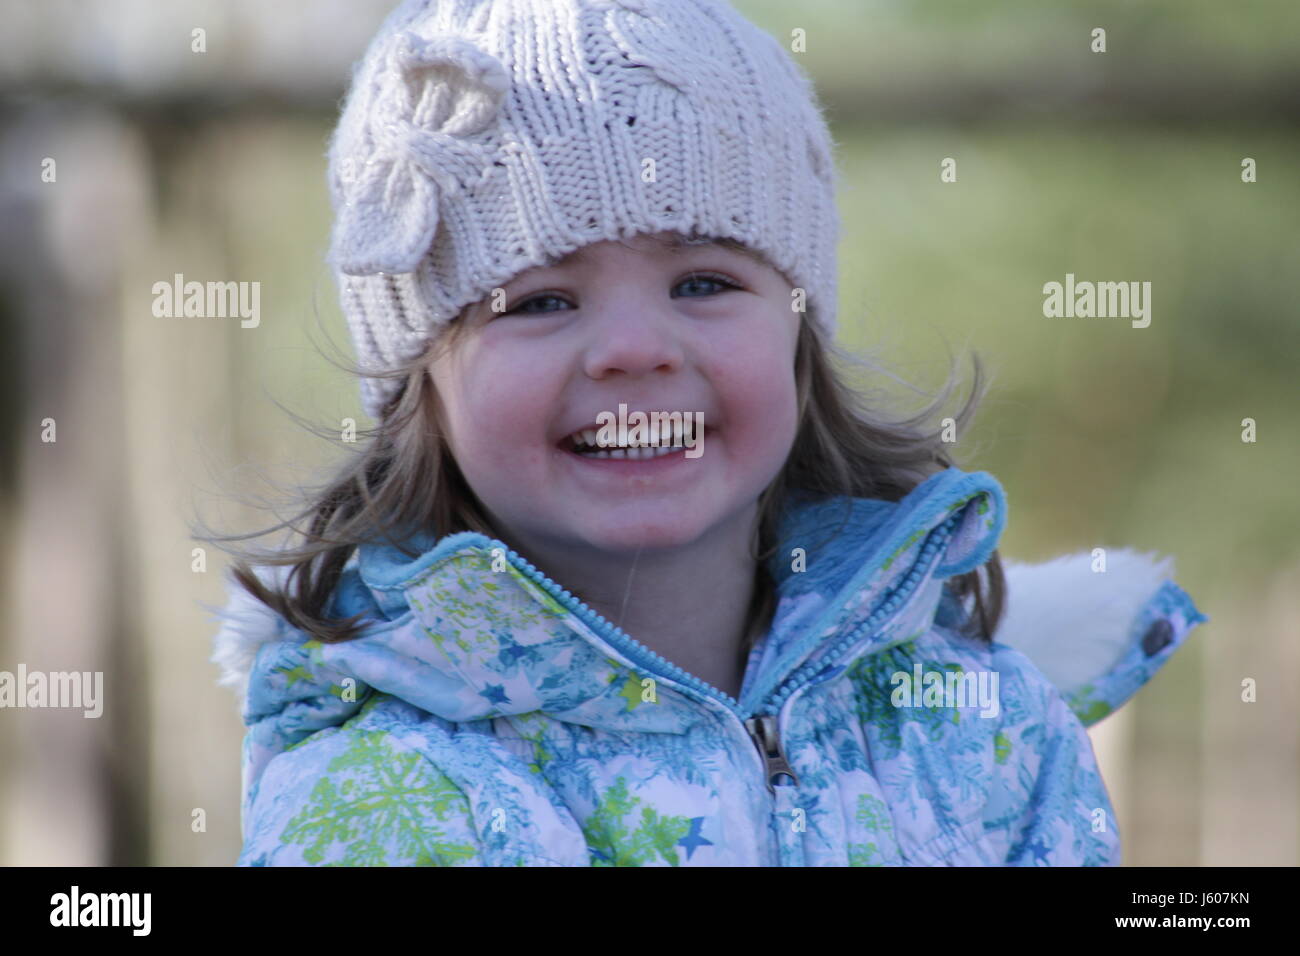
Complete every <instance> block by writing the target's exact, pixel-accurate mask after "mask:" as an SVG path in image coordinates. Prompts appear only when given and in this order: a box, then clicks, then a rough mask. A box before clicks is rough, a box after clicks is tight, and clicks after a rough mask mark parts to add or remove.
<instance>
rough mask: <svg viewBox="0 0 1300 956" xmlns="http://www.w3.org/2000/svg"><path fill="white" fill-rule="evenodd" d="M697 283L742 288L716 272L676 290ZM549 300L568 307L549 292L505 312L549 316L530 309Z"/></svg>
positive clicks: (696, 275)
mask: <svg viewBox="0 0 1300 956" xmlns="http://www.w3.org/2000/svg"><path fill="white" fill-rule="evenodd" d="M695 283H705V284H706V285H707V284H708V283H712V284H713V285H716V286H720V287H721V288H722V289H723V290H726V289H739V288H740V286H738V285H737V284H736V283H734V282H732V281H731V280H730V279H728V278H727V277H726V276H721V275H718V274H717V273H714V272H692V273H691V274H690V275H689V276H687V277H686V278H685V279H683V280H682V281H681V282H679V283H677V285H676V287H675V288H678V289H680V288H681V287H682V286H689V285H694V284H695ZM704 294H705V295H716V294H717V293H710V292H707V291H706V292H705V293H704ZM687 298H692V299H694V298H698V296H687ZM548 300H552V301H555V302H564V303H565V304H566V305H568V302H567V301H566V300H565V299H562V298H560V297H559V296H558V295H554V294H552V293H549V292H548V293H544V294H542V295H535V296H532V297H531V298H528V299H524V301H523V302H521V303H519V304H518V305H517V306H515V307H514V308H513V309H507V310H506V312H505V314H506V315H513V314H515V313H519V314H522V315H545V314H547V313H549V312H552V311H555V310H553V309H533V308H530V306H533V305H535V304H536V303H539V302H546V301H548Z"/></svg>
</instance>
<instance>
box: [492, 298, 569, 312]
mask: <svg viewBox="0 0 1300 956" xmlns="http://www.w3.org/2000/svg"><path fill="white" fill-rule="evenodd" d="M547 299H554V300H555V301H556V302H563V301H564V300H563V299H561V298H560V297H559V296H557V295H535V296H533V297H532V298H531V299H524V301H523V302H521V303H519V304H518V305H517V306H515V307H514V308H513V309H510V310H508V311H507V312H506V314H507V315H512V314H514V313H515V312H522V313H523V314H525V315H536V314H538V313H537V312H535V311H534V310H532V309H527V308H526V307H527V306H530V305H532V304H534V303H535V302H545V301H546V300H547ZM547 311H550V310H549V309H543V310H542V312H543V313H544V312H547Z"/></svg>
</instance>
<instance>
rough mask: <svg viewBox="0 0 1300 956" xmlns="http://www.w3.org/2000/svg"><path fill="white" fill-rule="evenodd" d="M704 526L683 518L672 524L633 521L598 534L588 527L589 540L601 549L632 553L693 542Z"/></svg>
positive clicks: (676, 546)
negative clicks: (690, 524)
mask: <svg viewBox="0 0 1300 956" xmlns="http://www.w3.org/2000/svg"><path fill="white" fill-rule="evenodd" d="M701 531H702V529H699V528H696V527H693V526H688V525H686V524H685V523H683V522H681V521H675V522H673V523H671V524H650V525H647V524H644V523H641V524H634V525H626V526H622V527H615V528H606V529H603V530H602V531H601V532H600V533H599V534H592V533H591V529H588V533H587V535H586V537H587V540H588V541H589V542H590V543H591V545H592V546H593V547H595V548H599V549H600V550H601V551H611V552H620V551H626V552H629V553H632V552H636V551H637V550H641V551H652V550H666V549H670V548H678V547H682V546H683V545H688V544H691V543H692V542H693V541H695V540H696V539H698V538H699V536H700V534H701Z"/></svg>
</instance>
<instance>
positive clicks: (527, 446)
mask: <svg viewBox="0 0 1300 956" xmlns="http://www.w3.org/2000/svg"><path fill="white" fill-rule="evenodd" d="M551 402H552V399H551V396H550V395H549V394H548V393H546V392H545V390H544V382H542V381H541V380H540V379H539V377H538V376H537V375H536V374H533V373H532V371H531V370H530V369H529V367H528V365H527V364H526V363H522V362H511V361H510V360H509V358H508V357H507V356H505V355H498V356H495V357H494V359H493V360H491V361H489V360H486V359H485V358H481V359H480V361H478V362H476V363H475V365H474V367H473V368H470V369H465V370H464V372H463V374H462V375H460V376H459V381H458V383H457V395H456V409H455V413H454V415H453V435H454V448H455V450H456V453H457V460H458V463H459V464H460V466H461V470H462V471H463V472H464V473H465V476H466V478H467V479H470V480H471V482H472V483H473V484H475V485H476V486H478V485H485V486H486V485H489V484H494V483H497V482H499V481H501V480H502V479H503V478H504V479H505V480H506V481H507V483H510V482H513V479H512V478H511V477H510V476H511V475H517V474H518V473H519V472H520V471H521V470H523V469H527V468H530V467H534V466H536V465H537V464H538V463H540V462H541V461H543V460H544V459H545V452H546V451H547V449H546V448H545V447H544V445H545V439H546V435H547V419H546V414H547V409H548V408H550V407H552V404H551ZM476 490H477V487H476Z"/></svg>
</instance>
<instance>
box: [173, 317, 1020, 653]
mask: <svg viewBox="0 0 1300 956" xmlns="http://www.w3.org/2000/svg"><path fill="white" fill-rule="evenodd" d="M463 331H464V323H462V322H460V321H455V322H452V323H451V324H450V325H449V326H448V327H447V328H446V329H445V330H444V331H443V333H442V334H441V335H439V336H436V337H435V339H434V341H433V342H432V343H431V344H430V347H429V349H427V350H426V352H425V354H424V355H422V356H420V357H419V358H417V359H415V360H413V361H411V362H408V363H406V364H404V365H402V366H400V367H398V368H395V369H392V370H390V371H385V372H379V373H375V372H367V371H364V370H362V369H359V368H357V367H355V366H354V367H352V368H351V371H353V372H355V373H356V374H370V375H372V376H375V377H384V378H398V379H401V380H404V382H403V384H402V385H401V387H400V389H399V390H398V393H397V394H396V396H395V397H394V398H393V399H392V400H391V401H390V402H389V403H388V405H387V406H386V407H385V409H384V412H383V414H382V415H381V418H380V421H379V423H378V424H377V425H376V426H374V427H373V428H370V429H363V430H360V434H362V435H364V436H366V439H367V440H366V441H365V442H363V444H362V449H361V451H360V453H359V454H357V455H356V456H355V457H354V459H353V460H351V461H349V462H348V463H346V464H345V465H344V466H343V467H342V468H340V469H339V470H338V471H337V473H336V474H335V476H334V477H333V479H332V480H331V481H330V482H329V483H328V484H327V485H326V486H325V487H324V488H323V489H321V490H320V491H318V492H316V493H314V494H309V495H308V496H307V497H308V505H307V507H306V508H304V509H303V510H301V511H299V512H298V513H297V514H296V515H294V517H292V518H290V519H289V520H287V521H284V522H281V523H280V524H277V525H274V526H273V527H271V528H268V529H266V530H265V531H262V532H258V533H256V534H253V535H229V536H222V535H206V536H205V535H195V536H194V537H195V538H196V540H201V541H207V542H210V543H212V544H214V545H216V546H217V547H219V548H221V549H222V550H225V551H227V552H228V553H230V554H232V555H234V556H235V559H236V560H235V562H234V565H233V567H232V573H233V575H234V577H235V579H236V580H237V581H238V582H239V584H240V585H242V586H243V587H244V588H245V589H247V590H248V591H249V592H250V593H252V594H253V595H255V596H256V597H257V598H258V600H260V601H262V602H263V603H264V604H266V605H267V606H269V607H270V608H272V609H274V610H275V611H276V612H278V613H279V614H280V615H281V616H282V617H283V618H284V619H285V620H286V621H287V622H288V623H289V624H291V625H293V626H294V627H295V628H298V629H300V630H302V631H305V632H306V633H308V634H310V635H311V636H312V637H314V638H316V639H318V640H320V641H323V642H325V643H334V642H339V641H346V640H350V639H353V638H355V637H358V636H360V633H361V630H360V627H359V626H358V624H357V622H358V621H359V619H360V618H361V615H354V616H352V617H349V618H346V619H337V620H335V619H331V618H329V617H327V616H326V615H325V612H326V610H327V609H328V602H329V600H330V596H331V594H332V592H333V590H334V588H335V586H336V585H337V583H338V581H339V577H340V574H341V572H342V570H343V566H344V564H345V563H346V562H347V560H348V558H349V556H350V555H351V554H352V552H353V550H354V549H355V548H356V546H357V545H359V544H363V543H374V542H378V541H388V542H390V543H393V544H396V545H398V546H401V545H402V543H403V541H404V540H405V535H404V533H403V531H404V530H406V531H413V530H417V529H423V530H430V531H436V533H437V534H438V535H439V536H443V535H447V534H452V533H455V532H459V531H477V532H480V533H482V534H484V535H487V536H489V537H494V538H500V537H501V536H500V534H499V532H497V531H496V530H495V529H493V528H492V526H491V524H490V523H489V521H488V519H487V518H486V517H485V514H484V509H483V507H482V505H481V503H480V502H479V500H478V498H477V497H476V496H475V494H474V492H473V490H472V489H471V488H470V487H469V486H468V483H467V482H466V481H465V478H464V476H463V475H462V474H461V471H460V469H459V467H458V466H457V464H456V461H455V459H454V458H453V457H452V455H451V451H450V448H449V446H448V444H447V442H446V441H445V440H444V436H443V430H442V407H441V403H440V401H439V397H438V393H437V389H436V387H435V385H434V383H433V380H432V378H431V375H430V373H429V369H428V366H429V362H430V361H431V358H432V357H433V356H434V355H435V354H436V353H437V352H439V351H440V350H443V349H447V348H450V347H451V346H452V345H453V344H454V343H455V341H456V340H457V338H458V337H459V336H460V335H461V334H463ZM832 357H836V358H838V359H840V360H842V361H847V362H849V363H855V362H856V361H857V360H856V359H855V358H854V357H853V356H851V355H849V354H848V353H846V352H843V351H841V350H840V349H838V348H837V347H836V346H835V345H834V344H833V343H832V344H830V345H827V343H826V342H824V341H823V336H822V333H821V332H820V331H819V330H818V327H817V324H816V323H815V322H814V321H812V320H811V309H810V311H809V313H807V314H805V315H804V317H803V321H802V322H801V324H800V330H799V337H798V345H797V348H796V352H795V381H796V388H797V395H798V430H797V432H796V436H795V440H794V444H793V446H792V448H791V451H790V455H789V457H788V458H787V460H786V463H785V466H784V467H783V468H782V469H781V471H780V473H779V474H778V475H777V476H776V478H775V479H774V480H773V481H772V483H771V484H770V485H769V486H768V487H767V489H766V490H765V491H764V492H763V494H762V495H761V496H760V498H759V520H758V522H757V526H756V528H755V534H754V540H753V542H752V543H751V552H752V556H753V557H754V558H755V559H756V561H757V567H756V570H755V575H756V587H755V588H754V598H753V601H752V602H751V604H750V608H749V613H748V618H747V622H748V623H747V627H746V639H745V641H744V642H743V643H744V648H743V650H744V651H747V650H748V648H749V647H750V646H752V642H753V641H754V640H755V639H756V638H757V637H758V636H760V635H761V634H762V633H764V632H765V631H766V630H767V628H768V627H769V626H770V624H771V620H772V615H773V613H774V612H775V608H776V588H775V583H774V582H773V581H772V579H771V577H770V575H769V573H768V572H767V570H766V566H765V565H766V562H767V560H768V559H769V558H770V557H771V556H772V555H773V554H775V551H776V548H777V547H778V546H779V542H778V541H777V540H776V534H777V531H778V526H777V522H778V520H779V517H780V511H781V507H782V504H783V503H784V501H785V500H786V496H787V494H788V493H789V492H791V491H793V490H800V491H802V492H804V493H807V494H810V495H812V496H813V497H814V498H825V497H831V496H838V495H847V496H852V497H869V498H880V499H884V500H887V501H897V500H899V499H901V498H902V497H903V496H905V495H906V494H907V493H908V492H909V491H911V490H912V489H913V488H915V487H916V486H917V485H918V484H920V483H921V482H922V481H924V480H925V479H926V478H927V477H929V476H930V475H932V474H934V473H936V472H938V471H942V470H943V469H945V468H948V467H950V466H952V465H953V461H952V459H951V458H950V456H949V454H948V451H947V449H946V448H945V443H944V442H943V441H942V431H941V430H938V429H936V430H934V431H927V430H925V429H924V428H923V427H922V426H923V423H924V422H925V421H927V420H928V419H930V418H931V417H932V416H933V415H934V413H935V412H936V411H937V410H938V409H939V408H941V407H942V406H943V405H944V404H945V403H946V402H947V400H948V397H949V395H950V394H951V392H952V389H953V384H954V378H953V376H951V375H950V376H949V379H948V381H947V383H946V384H945V386H944V388H943V390H942V392H941V394H940V395H939V397H938V398H936V399H935V400H934V402H932V403H931V404H930V405H929V406H928V407H926V408H924V409H922V410H921V411H920V412H918V413H917V414H915V415H913V416H911V417H908V418H903V419H901V420H898V421H888V420H885V419H883V418H880V417H878V416H877V415H876V414H873V412H872V411H870V410H869V409H867V408H866V407H864V405H865V402H864V399H865V397H866V396H865V393H864V392H860V391H858V390H857V389H854V388H852V387H850V386H849V385H848V384H846V383H845V381H844V380H843V378H842V376H841V374H840V373H839V372H838V371H837V370H836V369H835V368H834V367H833V366H832V363H831V358H832ZM973 362H974V369H975V375H974V384H973V386H972V389H971V393H970V395H969V397H968V398H967V400H966V402H965V403H964V404H963V406H962V408H961V409H960V411H959V412H958V413H957V414H956V415H955V416H954V421H955V423H956V427H957V428H958V429H959V430H964V428H965V426H966V424H967V423H968V422H969V420H970V419H971V418H972V417H973V415H974V411H975V408H976V406H977V404H978V402H979V400H980V399H981V398H982V397H983V388H982V367H981V363H980V360H979V357H978V355H976V356H974V357H973ZM881 403H882V404H883V398H882V400H881ZM308 427H309V428H310V426H308ZM312 430H313V431H314V429H312ZM317 433H318V434H320V435H321V436H322V437H329V438H331V439H333V438H334V435H333V433H328V434H327V433H325V432H323V431H321V432H317ZM307 518H310V524H309V526H308V527H307V528H306V529H300V528H299V527H298V522H301V521H302V520H303V519H307ZM286 527H288V528H292V529H293V530H294V531H296V532H297V533H298V534H300V535H301V536H302V538H303V539H304V540H303V542H302V543H301V544H299V545H298V546H296V547H293V546H286V547H283V548H278V549H276V550H273V551H269V552H268V551H263V552H254V551H251V550H243V549H239V548H234V547H227V546H226V545H225V544H224V543H223V542H229V541H238V540H244V539H246V538H251V537H261V536H263V535H266V534H269V533H271V532H272V531H276V530H279V529H281V528H286ZM403 550H404V552H405V553H407V554H409V555H410V556H411V557H412V558H414V557H415V556H416V555H415V554H413V553H411V552H409V551H408V550H407V549H405V548H403ZM249 561H252V562H253V563H255V564H261V565H280V566H291V570H290V572H289V574H288V577H287V579H286V580H285V582H284V587H283V590H282V591H279V590H275V589H274V588H271V587H268V586H267V584H265V583H264V582H263V581H262V580H261V579H260V578H259V577H258V576H257V575H256V574H255V573H254V572H253V570H252V569H251V568H250V567H249ZM981 572H983V574H982V575H981ZM948 587H949V589H950V590H951V592H952V593H953V595H954V596H955V597H956V598H957V599H958V600H959V601H960V602H961V603H962V606H963V608H964V609H965V611H966V612H967V613H966V614H965V617H964V624H963V631H964V632H965V633H966V634H967V635H968V636H970V637H973V638H975V639H978V640H982V641H985V642H987V641H991V640H992V635H993V632H994V630H995V629H996V627H997V624H998V621H999V619H1000V617H1001V614H1002V609H1003V604H1004V601H1005V580H1004V577H1003V571H1002V565H1001V561H1000V559H999V556H998V553H997V552H996V551H994V552H993V554H992V556H991V557H990V559H989V560H988V561H987V562H986V563H985V564H984V565H983V566H982V567H981V568H977V569H976V570H974V571H971V572H969V573H968V574H964V575H960V576H958V577H955V578H953V579H952V580H951V581H950V582H949V584H948ZM968 601H970V602H973V607H967V602H968ZM742 659H743V658H742Z"/></svg>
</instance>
